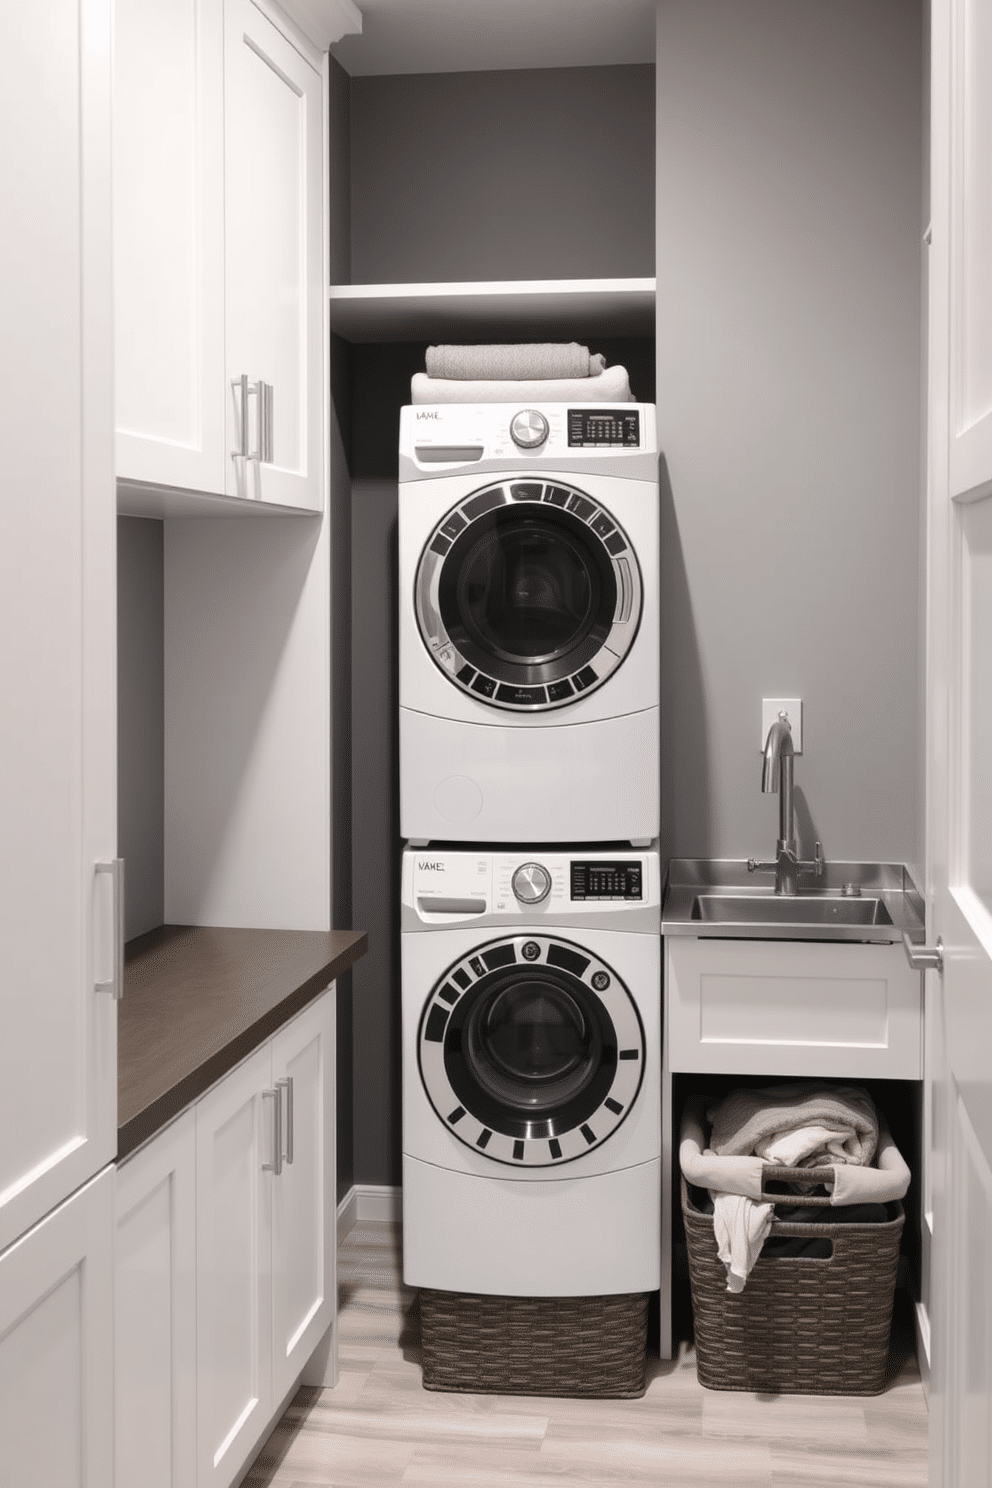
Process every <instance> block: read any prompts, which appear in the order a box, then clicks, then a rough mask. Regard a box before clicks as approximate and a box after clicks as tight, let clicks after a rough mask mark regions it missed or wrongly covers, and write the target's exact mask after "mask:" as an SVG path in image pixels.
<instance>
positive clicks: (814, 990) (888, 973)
mask: <svg viewBox="0 0 992 1488" xmlns="http://www.w3.org/2000/svg"><path fill="white" fill-rule="evenodd" d="M665 1002H666V1006H667V1017H668V1034H667V1066H668V1068H669V1069H671V1070H685V1071H689V1072H693V1071H699V1072H700V1073H710V1074H731V1075H769V1076H777V1075H794V1076H814V1077H815V1076H824V1077H833V1078H836V1079H851V1080H855V1079H856V1080H869V1079H887V1080H919V1079H920V1078H921V1075H922V1043H923V1038H922V1029H923V988H922V978H921V975H920V973H919V972H918V971H913V970H912V968H911V967H910V965H909V963H908V962H907V960H906V957H905V954H904V952H903V948H902V946H901V945H885V944H867V943H856V944H851V943H838V942H826V941H781V940H780V941H767V940H723V939H716V938H713V939H705V938H701V939H695V938H692V937H689V936H673V935H670V936H667V937H666V940H665Z"/></svg>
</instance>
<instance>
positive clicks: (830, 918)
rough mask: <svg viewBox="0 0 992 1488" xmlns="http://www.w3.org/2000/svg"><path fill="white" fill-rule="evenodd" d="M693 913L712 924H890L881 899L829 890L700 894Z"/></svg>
mask: <svg viewBox="0 0 992 1488" xmlns="http://www.w3.org/2000/svg"><path fill="white" fill-rule="evenodd" d="M691 917H692V919H694V920H704V921H705V922H706V923H707V924H710V925H769V924H771V925H819V926H827V925H858V926H861V925H891V924H892V916H891V915H890V914H889V911H888V910H887V909H886V907H885V905H884V904H883V903H882V901H881V899H873V898H865V897H861V898H855V897H853V896H852V897H850V898H847V897H842V896H840V895H837V896H834V895H827V894H815V895H814V894H797V895H796V896H795V897H794V898H793V897H791V896H789V897H783V896H782V895H776V894H697V895H696V898H695V899H694V900H693V904H692V910H691Z"/></svg>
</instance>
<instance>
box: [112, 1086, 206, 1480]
mask: <svg viewBox="0 0 992 1488" xmlns="http://www.w3.org/2000/svg"><path fill="white" fill-rule="evenodd" d="M195 1180H196V1113H195V1111H194V1110H189V1111H186V1112H185V1113H184V1114H183V1115H182V1116H180V1117H179V1119H178V1121H174V1122H173V1123H172V1124H171V1126H167V1127H166V1128H165V1130H164V1131H163V1132H160V1133H159V1135H158V1136H157V1137H156V1138H155V1140H154V1141H153V1142H150V1143H149V1144H148V1146H147V1147H144V1148H142V1150H141V1151H140V1152H139V1153H137V1154H136V1155H135V1156H134V1157H133V1158H132V1159H131V1161H130V1162H126V1163H123V1164H122V1165H121V1167H120V1168H119V1169H118V1172H117V1194H116V1201H115V1240H114V1367H115V1376H116V1397H117V1408H116V1411H115V1415H114V1473H115V1476H114V1483H115V1488H137V1485H139V1484H140V1485H141V1488H193V1484H195V1482H196V1181H195Z"/></svg>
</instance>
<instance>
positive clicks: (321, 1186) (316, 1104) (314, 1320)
mask: <svg viewBox="0 0 992 1488" xmlns="http://www.w3.org/2000/svg"><path fill="white" fill-rule="evenodd" d="M334 1035H335V1029H334V997H333V995H325V996H323V997H321V998H320V999H319V1000H318V1001H317V1002H315V1003H313V1004H312V1005H311V1006H310V1007H309V1008H307V1009H306V1010H305V1011H304V1012H302V1013H300V1014H299V1016H298V1017H296V1018H295V1019H294V1020H293V1022H292V1023H290V1024H288V1025H287V1027H286V1028H284V1029H282V1030H281V1031H280V1032H279V1033H278V1034H277V1035H276V1036H275V1038H274V1039H273V1041H272V1078H273V1083H274V1085H275V1087H276V1089H277V1090H279V1091H280V1096H281V1098H283V1099H284V1102H285V1104H284V1112H285V1115H284V1121H283V1149H284V1153H285V1158H284V1161H283V1163H282V1172H281V1173H280V1174H279V1176H278V1178H277V1180H276V1182H275V1183H274V1185H273V1205H272V1257H273V1275H272V1318H273V1323H272V1338H273V1394H274V1397H275V1399H276V1400H281V1399H282V1398H283V1396H284V1395H285V1394H286V1392H287V1391H288V1390H289V1389H290V1387H291V1386H292V1384H293V1381H294V1380H295V1379H296V1378H297V1377H298V1376H299V1374H300V1371H301V1370H302V1369H303V1366H304V1365H305V1364H306V1362H307V1360H308V1359H309V1357H310V1355H311V1354H312V1353H313V1351H314V1349H315V1348H316V1347H317V1344H318V1343H319V1342H320V1340H321V1338H323V1336H324V1334H325V1333H326V1332H327V1330H328V1328H330V1326H331V1324H332V1323H333V1321H334V1315H335V1305H334V1299H335V1266H334V1263H335V1234H334V1219H335V1205H334V1201H333V1198H332V1196H333V1194H334V1068H335V1063H334Z"/></svg>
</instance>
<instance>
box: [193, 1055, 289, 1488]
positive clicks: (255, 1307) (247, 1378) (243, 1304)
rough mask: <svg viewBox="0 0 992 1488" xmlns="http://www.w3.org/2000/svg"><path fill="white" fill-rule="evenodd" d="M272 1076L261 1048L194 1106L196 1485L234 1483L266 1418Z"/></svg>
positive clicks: (269, 1369)
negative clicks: (268, 1168)
mask: <svg viewBox="0 0 992 1488" xmlns="http://www.w3.org/2000/svg"><path fill="white" fill-rule="evenodd" d="M270 1071H271V1050H270V1046H269V1045H268V1044H266V1045H265V1046H264V1048H262V1049H259V1050H258V1051H257V1053H255V1054H253V1055H252V1056H251V1058H249V1059H246V1060H245V1062H244V1064H240V1065H238V1067H237V1069H235V1070H232V1072H231V1073H230V1074H229V1075H226V1076H225V1078H224V1079H223V1080H221V1082H220V1084H219V1085H217V1086H215V1088H214V1089H213V1090H212V1091H210V1092H209V1093H208V1094H207V1095H205V1096H204V1097H203V1099H202V1100H201V1101H199V1102H198V1103H197V1106H196V1380H197V1423H196V1434H197V1483H198V1485H199V1488H207V1485H208V1484H209V1485H216V1488H227V1485H228V1484H229V1483H231V1482H233V1480H234V1478H235V1476H236V1474H237V1473H238V1471H239V1469H240V1468H241V1467H242V1466H243V1465H244V1463H245V1462H246V1461H247V1458H248V1456H249V1454H250V1452H251V1450H252V1448H253V1447H254V1446H255V1444H256V1443H257V1442H258V1440H259V1438H260V1436H261V1434H262V1432H263V1431H264V1429H265V1427H266V1426H267V1425H268V1421H269V1417H270V1415H271V1406H272V1257H271V1238H272V1182H273V1174H272V1173H271V1172H270V1171H267V1170H266V1169H267V1166H271V1164H272V1163H273V1160H274V1156H275V1153H274V1135H275V1121H274V1119H273V1113H274V1109H275V1092H274V1090H273V1089H272V1087H271V1083H270V1078H269V1076H270ZM263 1092H265V1094H263Z"/></svg>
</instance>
